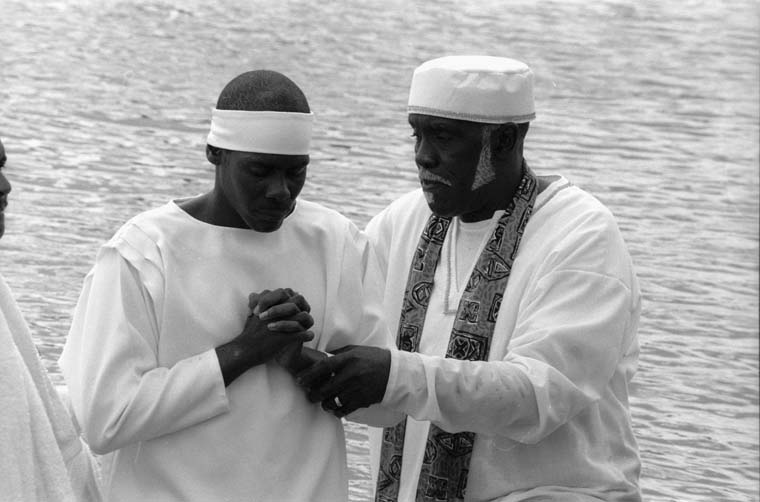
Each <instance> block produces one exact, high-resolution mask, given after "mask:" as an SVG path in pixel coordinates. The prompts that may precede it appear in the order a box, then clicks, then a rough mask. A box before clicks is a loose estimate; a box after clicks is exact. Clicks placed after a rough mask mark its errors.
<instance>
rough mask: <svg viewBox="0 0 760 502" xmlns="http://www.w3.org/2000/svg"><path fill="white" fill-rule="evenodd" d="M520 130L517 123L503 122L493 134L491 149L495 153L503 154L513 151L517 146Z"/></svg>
mask: <svg viewBox="0 0 760 502" xmlns="http://www.w3.org/2000/svg"><path fill="white" fill-rule="evenodd" d="M519 138H520V131H519V128H518V127H517V124H515V123H513V122H508V123H506V124H501V125H499V127H498V128H497V129H496V130H495V131H494V132H493V134H492V135H491V151H492V152H493V155H496V156H503V155H505V154H507V153H510V152H512V150H514V149H515V147H516V146H517V143H518V140H519Z"/></svg>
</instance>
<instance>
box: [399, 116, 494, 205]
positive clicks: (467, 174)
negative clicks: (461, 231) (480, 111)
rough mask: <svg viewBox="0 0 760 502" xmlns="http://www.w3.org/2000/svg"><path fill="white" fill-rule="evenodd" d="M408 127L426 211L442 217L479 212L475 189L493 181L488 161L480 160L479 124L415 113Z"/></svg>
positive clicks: (480, 138) (477, 194)
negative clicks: (410, 129)
mask: <svg viewBox="0 0 760 502" xmlns="http://www.w3.org/2000/svg"><path fill="white" fill-rule="evenodd" d="M409 124H410V125H411V126H412V130H413V131H414V132H413V136H414V138H415V144H414V153H415V162H416V163H417V168H418V174H419V178H420V184H421V185H422V191H423V192H424V194H425V199H426V200H427V203H428V206H430V209H431V210H432V211H433V212H434V213H435V214H437V215H438V216H444V217H451V216H461V215H464V214H468V213H472V212H474V211H476V210H478V209H480V207H481V206H482V204H483V201H482V199H481V197H480V194H479V193H478V191H477V189H478V188H480V187H482V186H484V185H486V184H488V183H490V181H493V179H494V178H495V174H494V172H493V167H492V165H491V163H490V159H488V158H486V159H483V158H482V157H481V153H482V152H483V148H482V146H483V141H482V140H483V124H480V123H476V122H469V121H465V120H454V119H445V118H440V117H434V116H431V115H421V114H416V113H412V114H409ZM486 152H487V149H486ZM476 174H477V176H476Z"/></svg>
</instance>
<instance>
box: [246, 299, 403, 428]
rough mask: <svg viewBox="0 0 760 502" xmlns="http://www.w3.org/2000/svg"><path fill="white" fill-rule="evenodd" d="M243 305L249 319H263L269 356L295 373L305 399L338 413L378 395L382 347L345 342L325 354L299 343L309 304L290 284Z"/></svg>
mask: <svg viewBox="0 0 760 502" xmlns="http://www.w3.org/2000/svg"><path fill="white" fill-rule="evenodd" d="M248 307H249V309H250V310H251V315H250V316H249V322H251V323H253V322H258V323H263V322H266V323H267V324H266V327H267V332H268V336H266V337H265V344H266V346H267V348H268V349H269V351H270V353H271V354H272V356H271V357H273V359H274V360H276V361H277V362H278V363H279V364H280V365H281V366H282V367H283V368H285V369H286V370H288V371H289V372H290V373H291V374H292V375H293V376H294V377H295V379H296V382H297V383H298V385H299V386H300V387H301V388H303V389H304V391H305V392H306V395H307V397H308V399H309V401H311V402H312V403H317V402H320V403H322V408H323V409H325V410H326V411H328V412H330V413H332V414H333V415H335V416H337V417H339V418H340V417H343V416H345V415H348V414H349V413H352V412H354V411H356V410H358V409H359V408H366V407H367V406H370V405H372V404H375V403H379V402H380V401H381V400H382V399H383V395H384V394H385V387H386V385H387V383H388V374H389V372H390V361H391V356H390V352H389V351H388V350H387V349H382V348H378V347H369V346H359V345H347V346H345V347H341V348H339V349H337V350H334V351H331V354H327V353H324V352H321V351H318V350H315V349H312V348H309V347H304V346H303V343H304V342H306V341H310V340H312V339H313V338H314V334H313V333H312V332H311V331H309V328H311V327H312V326H313V325H314V319H313V318H312V317H311V314H310V312H311V306H310V305H309V303H308V302H307V301H306V299H305V298H304V297H303V296H302V295H300V294H298V293H296V292H294V291H293V290H292V289H289V288H283V289H276V290H272V291H270V290H264V291H262V292H261V293H252V294H251V295H250V296H249V298H248ZM247 325H248V322H247V323H246V326H247Z"/></svg>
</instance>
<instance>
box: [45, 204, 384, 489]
mask: <svg viewBox="0 0 760 502" xmlns="http://www.w3.org/2000/svg"><path fill="white" fill-rule="evenodd" d="M378 274H379V269H378V267H377V262H376V258H375V257H374V254H373V252H372V249H371V246H370V245H369V243H368V241H367V239H366V237H365V236H364V235H363V234H362V233H360V232H359V231H358V229H357V228H356V227H355V226H354V225H353V224H352V223H350V222H349V221H348V220H347V219H346V218H344V217H342V216H340V215H339V214H338V213H336V212H334V211H332V210H329V209H326V208H324V207H322V206H319V205H317V204H313V203H310V202H308V201H304V200H300V199H299V201H298V203H297V206H296V209H295V211H294V212H293V213H292V214H291V215H290V216H289V217H288V218H287V219H286V220H285V221H284V223H283V225H282V227H281V228H280V229H279V230H277V231H275V232H272V233H260V232H256V231H253V230H247V229H237V228H227V227H218V226H214V225H209V224H206V223H203V222H201V221H199V220H196V219H194V218H192V217H191V216H190V215H188V214H187V213H186V212H185V211H183V210H182V209H181V208H179V206H178V205H177V204H176V203H174V202H170V203H168V204H167V205H164V206H162V207H160V208H157V209H154V210H152V211H148V212H146V213H143V214H141V215H138V216H137V217H135V218H133V219H132V220H131V221H130V222H128V223H127V224H126V225H124V226H123V227H122V228H121V230H119V232H117V234H116V235H115V236H114V237H113V238H112V239H111V240H110V241H109V242H108V243H107V244H106V245H105V246H103V248H102V249H101V250H100V252H99V254H98V257H97V260H96V263H95V266H94V267H93V269H92V271H91V272H90V273H89V274H88V276H87V277H86V279H85V284H84V289H83V291H82V294H81V297H80V299H79V302H78V305H77V307H76V311H75V314H74V319H73V322H72V326H71V332H70V334H69V338H68V341H67V343H66V346H65V348H64V351H63V354H62V356H61V360H60V363H61V367H62V368H63V372H64V375H65V377H66V382H67V384H68V386H69V389H70V398H71V402H72V406H73V409H74V411H75V413H76V417H77V419H78V420H79V422H80V423H81V426H82V429H83V433H84V435H85V437H86V439H87V441H88V442H89V444H90V445H91V447H92V448H93V450H95V451H96V452H100V453H107V452H113V453H112V454H111V455H110V456H109V457H108V458H107V460H106V462H105V465H104V471H105V472H104V475H105V479H106V486H105V491H106V494H105V495H106V498H107V500H111V501H116V500H141V501H142V500H150V501H164V500H177V501H190V500H198V501H207V500H214V501H242V500H246V501H306V500H330V501H340V500H346V499H347V497H348V483H347V469H346V452H345V443H344V435H343V427H342V424H341V421H340V420H338V419H337V418H335V417H333V416H332V415H330V414H328V413H326V412H324V411H323V410H322V409H321V408H320V406H319V404H311V403H309V402H308V400H307V399H306V397H305V394H304V392H303V390H302V389H300V388H299V387H298V386H297V385H296V384H295V381H294V379H293V377H292V376H291V375H290V374H288V373H287V372H286V371H285V370H284V369H282V368H281V367H279V366H278V365H277V364H276V363H274V362H271V363H267V364H265V365H260V366H257V367H255V368H252V369H250V370H248V371H247V372H246V373H244V374H243V375H242V376H240V377H239V378H237V379H236V380H235V381H234V382H232V383H231V384H230V385H229V386H228V387H227V388H225V386H224V382H223V380H222V374H221V370H220V368H219V363H218V359H217V356H216V354H215V350H214V349H215V347H217V346H219V345H222V344H223V343H226V342H228V341H230V340H231V339H232V338H234V337H235V336H236V335H238V334H239V333H240V332H241V331H242V328H243V325H244V322H245V319H246V316H247V314H248V295H249V293H251V292H258V291H261V290H263V289H274V288H278V287H289V288H293V289H294V290H296V291H298V292H300V293H301V294H303V295H304V297H305V298H306V299H307V301H308V302H309V303H310V305H311V314H312V316H313V317H314V321H315V324H314V326H313V328H312V330H313V332H314V333H315V339H314V340H313V341H312V342H309V343H308V344H307V345H308V346H311V347H313V348H316V349H319V350H323V351H325V350H332V349H335V348H338V347H341V346H343V345H346V344H366V345H376V346H388V345H392V343H393V341H392V337H391V335H390V334H389V331H388V329H387V328H386V325H385V323H384V322H383V320H382V318H381V298H380V292H379V289H380V288H379V286H378V284H380V283H381V279H380V276H379V275H378Z"/></svg>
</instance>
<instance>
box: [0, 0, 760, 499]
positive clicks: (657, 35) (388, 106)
mask: <svg viewBox="0 0 760 502" xmlns="http://www.w3.org/2000/svg"><path fill="white" fill-rule="evenodd" d="M365 3H366V4H367V5H359V4H360V2H329V1H326V2H307V1H284V2H265V1H243V0H235V1H226V2H220V1H218V0H216V1H215V0H209V1H204V2H200V1H198V0H189V1H181V0H172V1H159V0H145V1H142V0H130V1H124V2H121V1H94V0H89V1H88V0H83V1H82V0H80V1H74V0H62V1H51V0H41V1H34V2H29V1H17V0H0V63H1V64H0V136H2V138H3V141H4V142H5V144H6V148H7V150H8V155H9V158H10V162H9V166H8V168H7V173H6V174H7V175H8V177H9V178H10V179H11V181H12V182H13V184H14V192H13V194H12V196H11V202H10V204H11V205H10V206H9V208H8V210H7V212H8V216H7V227H8V230H7V234H6V237H5V238H4V239H3V240H2V243H1V244H0V248H2V251H1V252H2V262H0V263H1V264H2V273H3V274H4V275H5V277H6V279H7V280H8V282H9V283H10V285H11V287H12V289H13V290H14V292H15V295H16V297H17V299H18V301H19V304H20V305H21V308H22V310H23V311H24V313H25V315H26V317H27V319H28V321H29V322H30V324H31V326H32V330H33V332H34V335H35V337H36V341H37V343H38V345H39V346H40V348H41V351H42V355H43V358H44V360H45V363H46V365H47V367H48V369H49V371H50V372H51V373H52V375H53V378H54V380H55V381H56V383H60V382H61V377H60V372H59V370H58V368H57V366H56V362H55V361H56V359H57V357H58V354H59V353H60V350H61V347H62V344H63V340H64V337H65V335H66V332H67V330H68V325H69V319H70V313H71V310H72V307H73V305H74V303H75V300H76V298H77V295H78V292H79V288H80V285H81V281H82V279H83V277H84V275H85V274H86V272H87V270H88V268H89V267H90V265H91V264H92V262H93V259H94V257H95V252H96V250H97V248H98V246H99V245H100V244H101V243H102V242H103V241H104V240H106V239H107V238H108V237H109V236H110V235H111V234H112V233H113V232H114V231H115V230H116V229H117V228H118V227H119V225H120V224H121V223H122V222H124V221H125V220H126V219H128V218H129V217H131V216H132V215H134V214H136V213H137V212H140V211H142V210H145V209H148V208H150V207H153V206H156V205H158V204H162V203H163V202H165V201H166V200H167V199H169V198H173V197H177V196H181V195H191V194H195V193H199V192H201V191H205V190H206V189H208V188H209V187H210V184H211V181H212V170H211V166H210V165H209V164H208V163H207V162H206V161H205V158H204V153H203V148H204V145H205V133H206V127H207V124H208V118H209V109H210V108H211V107H212V106H213V104H214V102H215V99H216V96H217V94H218V92H219V90H220V89H221V88H222V86H223V85H224V84H225V83H226V82H227V81H228V80H229V79H230V78H232V77H233V76H235V75H237V74H238V73H241V72H243V71H246V70H249V69H253V68H271V69H276V70H280V71H282V72H284V73H286V74H287V75H289V76H291V77H292V78H293V79H294V80H295V81H296V82H298V83H299V84H300V85H301V87H302V88H303V89H304V91H305V92H306V94H307V96H308V97H309V99H310V103H311V105H312V109H313V110H314V111H315V112H316V114H317V117H318V121H317V123H316V133H315V134H316V137H315V140H314V142H313V149H314V152H315V153H314V154H313V155H312V163H311V167H310V172H309V176H310V178H309V182H308V184H307V186H306V188H305V190H304V196H305V197H308V198H310V199H312V200H316V201H318V202H322V203H323V204H325V205H327V206H331V207H333V208H336V209H339V210H341V211H343V212H344V213H346V214H347V215H348V216H350V217H351V218H353V219H354V220H355V221H356V222H357V223H358V224H359V225H362V226H363V225H364V224H365V223H366V222H367V221H368V220H369V218H370V217H371V216H372V215H374V214H375V213H376V212H377V211H378V210H379V209H380V208H382V207H383V206H384V205H386V204H387V203H388V202H390V201H391V200H392V199H393V198H394V197H396V196H398V195H400V194H402V193H404V192H406V191H408V190H410V189H412V188H414V187H415V184H416V176H415V169H414V166H413V162H412V155H411V150H412V146H411V142H410V139H409V138H408V136H409V130H408V126H407V125H406V115H405V100H406V93H407V88H408V83H409V79H410V75H411V71H412V70H413V68H414V67H415V66H416V65H418V64H419V63H420V62H422V61H423V60H425V59H429V58H431V57H436V56H440V55H444V54H451V53H490V54H497V55H508V56H512V57H515V58H517V59H521V60H524V61H526V62H527V63H528V64H530V65H531V66H532V67H533V69H534V71H535V73H536V85H537V87H536V99H537V103H538V120H537V121H536V122H535V123H534V124H533V125H532V126H531V131H530V133H529V136H528V142H527V147H526V156H527V158H528V160H529V161H530V162H531V165H532V166H533V167H534V169H535V170H536V171H538V172H539V173H542V174H551V173H562V174H564V175H566V176H567V177H568V178H570V179H571V180H573V181H574V182H575V183H576V184H578V185H580V186H582V187H584V188H586V189H587V190H589V191H591V192H592V193H594V194H595V195H596V196H597V197H599V198H600V199H601V200H602V201H603V202H604V203H605V204H607V205H608V206H609V207H610V208H611V209H612V211H613V212H614V213H615V214H616V215H617V217H618V219H619V223H620V226H621V228H622V230H623V233H624V236H625V238H626V240H627V242H628V244H629V246H630V249H631V253H632V255H633V258H634V260H635V262H636V265H637V268H638V272H639V275H640V278H641V283H642V289H643V291H644V294H645V304H644V314H643V319H642V323H641V330H640V334H641V342H642V353H641V364H640V371H639V373H638V375H637V376H636V379H635V380H634V384H633V388H632V415H633V420H634V425H635V427H636V432H637V435H638V438H639V440H640V447H641V454H642V459H643V462H644V469H643V473H642V485H643V489H644V493H645V498H646V500H651V501H671V500H679V501H680V500H694V501H715V500H726V501H757V500H758V466H759V462H758V133H759V131H758V92H759V90H758V19H759V14H760V13H759V11H758V5H757V4H756V3H755V2H751V1H731V2H729V1H714V0H706V1H704V2H691V1H688V0H686V1H680V2H661V1H654V0H643V1H638V2H634V1H614V0H601V1H597V2H593V3H592V2H580V1H563V2H552V1H548V2H541V3H540V4H538V3H537V2H532V1H496V0H468V1H463V0H458V1H453V0H438V1H436V2H410V1H394V0H387V1H378V2H365ZM536 4H538V5H536ZM349 427H350V428H349V455H350V461H351V473H352V482H351V496H352V499H353V500H357V501H360V500H367V499H368V497H369V495H368V494H369V490H370V488H369V486H368V482H367V479H368V476H369V472H368V467H367V463H366V460H365V458H364V456H363V455H364V453H365V452H366V444H365V432H364V430H363V429H361V428H359V427H354V426H349Z"/></svg>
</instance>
